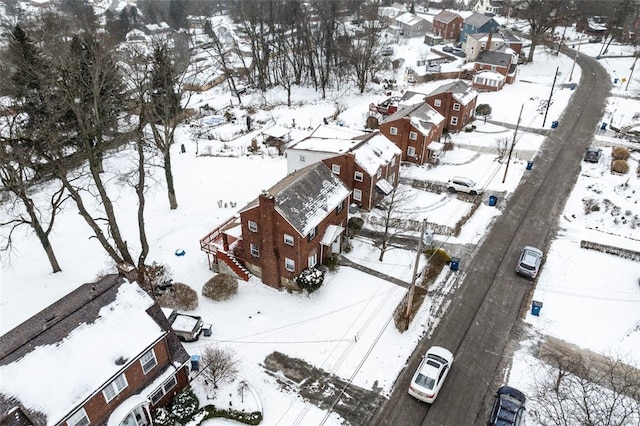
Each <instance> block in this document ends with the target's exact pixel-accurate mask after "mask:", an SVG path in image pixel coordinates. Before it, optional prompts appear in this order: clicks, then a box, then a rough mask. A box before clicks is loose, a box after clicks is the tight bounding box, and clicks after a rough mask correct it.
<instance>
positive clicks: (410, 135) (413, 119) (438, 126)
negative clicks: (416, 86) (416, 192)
mask: <svg viewBox="0 0 640 426" xmlns="http://www.w3.org/2000/svg"><path fill="white" fill-rule="evenodd" d="M414 95H415V93H414ZM405 96H406V94H405ZM423 96H424V95H423ZM444 124H445V120H444V117H443V116H442V115H441V114H440V113H438V111H436V110H435V109H433V108H432V107H431V106H430V105H428V104H427V103H425V102H424V97H422V100H421V101H420V102H419V103H414V104H412V105H408V106H404V105H403V106H402V107H401V108H400V109H398V111H397V112H395V113H394V114H392V115H390V116H389V117H387V118H385V119H384V120H383V121H382V122H381V123H380V133H382V134H383V135H385V136H386V137H387V138H389V139H390V140H391V141H392V142H393V143H394V144H396V146H397V147H398V148H400V150H401V151H402V161H408V162H411V163H416V164H425V163H427V162H429V161H431V159H432V158H433V157H434V156H435V155H436V153H437V152H438V151H440V150H441V149H442V146H441V144H440V143H439V142H438V141H439V140H440V137H441V136H442V130H443V129H444Z"/></svg>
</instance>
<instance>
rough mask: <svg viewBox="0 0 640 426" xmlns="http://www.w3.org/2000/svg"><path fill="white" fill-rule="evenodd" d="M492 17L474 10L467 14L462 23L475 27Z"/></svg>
mask: <svg viewBox="0 0 640 426" xmlns="http://www.w3.org/2000/svg"><path fill="white" fill-rule="evenodd" d="M492 19H493V18H491V17H490V16H487V15H483V14H481V13H476V12H474V13H472V14H471V15H469V16H467V18H466V19H465V20H464V23H465V24H467V25H471V26H473V27H475V28H480V27H481V26H483V25H484V24H486V23H487V22H489V21H491V20H492Z"/></svg>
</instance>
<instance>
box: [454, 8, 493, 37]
mask: <svg viewBox="0 0 640 426" xmlns="http://www.w3.org/2000/svg"><path fill="white" fill-rule="evenodd" d="M498 28H500V24H498V22H496V20H495V19H493V18H492V17H490V16H487V15H482V14H480V13H472V14H471V15H469V16H467V18H466V19H465V20H464V23H463V24H462V32H461V33H460V41H461V42H462V43H463V44H464V43H466V42H467V36H468V35H469V34H475V33H493V32H495V31H497V30H498Z"/></svg>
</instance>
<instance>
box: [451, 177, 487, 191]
mask: <svg viewBox="0 0 640 426" xmlns="http://www.w3.org/2000/svg"><path fill="white" fill-rule="evenodd" d="M447 189H448V190H449V191H450V192H466V193H467V194H471V195H478V194H482V188H480V187H478V184H476V183H475V182H474V181H473V180H471V179H469V178H466V177H461V176H456V177H454V178H451V179H449V181H448V182H447Z"/></svg>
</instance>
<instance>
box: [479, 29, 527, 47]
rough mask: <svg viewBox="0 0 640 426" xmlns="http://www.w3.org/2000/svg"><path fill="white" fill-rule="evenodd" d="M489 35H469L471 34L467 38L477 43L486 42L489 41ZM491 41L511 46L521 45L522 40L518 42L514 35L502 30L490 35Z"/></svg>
mask: <svg viewBox="0 0 640 426" xmlns="http://www.w3.org/2000/svg"><path fill="white" fill-rule="evenodd" d="M489 34H490V33H471V34H469V37H470V38H473V39H474V40H478V41H488V40H489ZM491 40H492V41H501V42H503V43H505V42H509V43H511V44H513V43H522V40H520V39H519V38H518V37H516V36H515V35H513V34H512V33H510V32H509V31H507V30H502V31H500V32H496V33H492V34H491Z"/></svg>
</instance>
